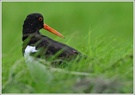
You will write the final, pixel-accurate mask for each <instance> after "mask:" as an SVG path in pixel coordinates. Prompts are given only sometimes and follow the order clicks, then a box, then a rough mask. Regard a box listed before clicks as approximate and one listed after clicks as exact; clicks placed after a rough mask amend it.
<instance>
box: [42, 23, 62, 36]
mask: <svg viewBox="0 0 135 95" xmlns="http://www.w3.org/2000/svg"><path fill="white" fill-rule="evenodd" d="M44 29H45V30H47V31H49V32H51V33H53V34H55V35H57V36H59V37H61V38H64V36H63V35H62V34H61V33H59V32H58V31H56V30H55V29H53V28H51V27H50V26H48V25H47V24H44Z"/></svg>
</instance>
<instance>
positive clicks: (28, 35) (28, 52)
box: [22, 13, 81, 61]
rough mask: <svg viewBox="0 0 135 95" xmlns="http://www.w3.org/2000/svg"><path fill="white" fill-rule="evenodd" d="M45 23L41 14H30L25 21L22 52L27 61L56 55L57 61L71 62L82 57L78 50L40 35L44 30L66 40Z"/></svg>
mask: <svg viewBox="0 0 135 95" xmlns="http://www.w3.org/2000/svg"><path fill="white" fill-rule="evenodd" d="M43 21H44V18H43V16H42V15H41V14H39V13H32V14H29V15H28V16H27V17H26V19H25V21H24V24H23V31H22V34H23V37H22V41H23V48H22V52H23V55H24V57H25V59H26V61H32V60H33V59H35V60H36V58H43V59H49V58H51V57H52V56H54V55H56V54H57V56H56V57H55V59H60V60H67V61H70V60H72V59H75V58H76V57H77V56H78V55H81V53H80V52H79V51H77V50H76V49H74V48H72V47H70V46H67V45H66V44H63V43H60V42H57V41H55V40H53V39H51V38H48V37H47V36H44V35H42V34H40V32H39V30H40V29H42V28H44V29H46V30H48V31H49V32H52V33H53V34H55V35H57V36H60V37H62V38H64V36H63V35H62V34H60V33H59V32H57V31H56V30H54V29H53V28H51V27H50V26H48V25H47V24H44V23H43ZM58 52H59V53H58Z"/></svg>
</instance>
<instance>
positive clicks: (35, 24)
mask: <svg viewBox="0 0 135 95" xmlns="http://www.w3.org/2000/svg"><path fill="white" fill-rule="evenodd" d="M43 27H44V18H43V16H42V15H41V14H40V13H32V14H29V15H28V16H27V17H26V19H25V21H24V24H23V33H25V34H27V33H35V32H38V31H39V30H40V29H41V28H43Z"/></svg>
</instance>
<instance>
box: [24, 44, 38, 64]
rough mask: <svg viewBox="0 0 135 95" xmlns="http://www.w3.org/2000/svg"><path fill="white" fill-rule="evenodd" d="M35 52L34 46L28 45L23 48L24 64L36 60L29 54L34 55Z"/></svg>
mask: <svg viewBox="0 0 135 95" xmlns="http://www.w3.org/2000/svg"><path fill="white" fill-rule="evenodd" d="M37 51H38V50H36V47H35V46H30V45H28V46H27V47H26V48H25V50H24V58H25V61H26V63H27V62H32V61H35V59H36V58H35V57H34V56H31V53H36V52H37Z"/></svg>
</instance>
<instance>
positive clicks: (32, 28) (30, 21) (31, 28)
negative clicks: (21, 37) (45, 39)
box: [23, 13, 64, 38]
mask: <svg viewBox="0 0 135 95" xmlns="http://www.w3.org/2000/svg"><path fill="white" fill-rule="evenodd" d="M42 28H43V29H45V30H47V31H49V32H51V33H53V34H55V35H57V36H59V37H61V38H64V36H63V35H62V34H61V33H59V32H58V31H56V30H55V29H53V28H51V27H50V26H49V25H47V24H45V23H44V18H43V16H42V15H41V14H40V13H32V14H29V15H28V16H27V17H26V19H25V21H24V24H23V33H25V34H27V33H29V34H30V33H35V32H38V31H39V30H40V29H42Z"/></svg>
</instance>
